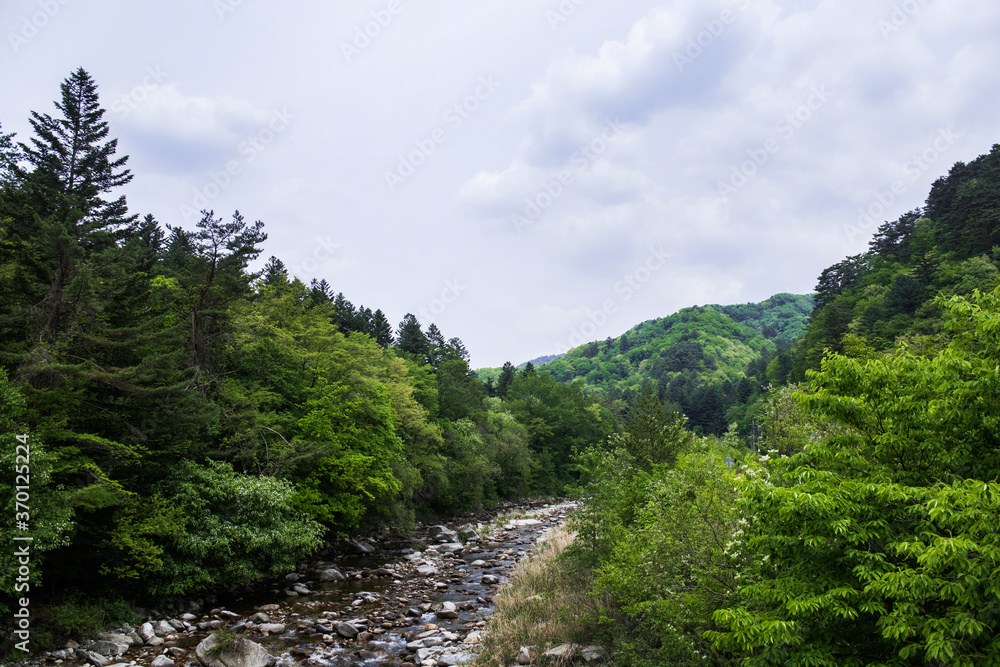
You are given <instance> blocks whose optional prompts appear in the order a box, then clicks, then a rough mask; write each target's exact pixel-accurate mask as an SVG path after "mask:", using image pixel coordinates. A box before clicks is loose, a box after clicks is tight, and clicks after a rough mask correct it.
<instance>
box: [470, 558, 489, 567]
mask: <svg viewBox="0 0 1000 667" xmlns="http://www.w3.org/2000/svg"><path fill="white" fill-rule="evenodd" d="M469 567H486V561H484V560H474V561H472V562H471V563H469Z"/></svg>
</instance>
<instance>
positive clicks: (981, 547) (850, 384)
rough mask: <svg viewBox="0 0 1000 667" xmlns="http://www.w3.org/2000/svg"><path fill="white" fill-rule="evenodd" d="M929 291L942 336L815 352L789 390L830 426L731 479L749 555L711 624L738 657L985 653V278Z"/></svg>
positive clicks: (997, 359) (989, 640)
mask: <svg viewBox="0 0 1000 667" xmlns="http://www.w3.org/2000/svg"><path fill="white" fill-rule="evenodd" d="M937 302H938V303H939V304H940V305H942V306H943V307H944V309H945V314H944V320H945V325H946V327H947V328H948V330H950V332H951V334H952V339H951V341H950V342H949V343H948V344H947V346H946V347H945V348H944V349H942V350H940V351H939V352H936V353H931V354H916V353H914V352H912V351H910V350H909V349H908V348H907V347H906V345H904V344H900V345H898V346H897V348H896V349H895V350H893V351H891V352H888V353H884V354H876V353H874V352H873V351H871V350H867V349H864V348H859V349H856V350H852V352H853V353H854V356H852V357H847V356H843V355H837V354H835V355H831V356H829V357H828V358H827V359H826V360H825V361H824V362H823V365H822V370H821V371H820V372H818V373H816V374H815V375H814V377H813V381H812V384H811V388H810V389H809V391H808V392H806V393H804V394H803V395H802V397H801V401H802V402H803V405H804V406H805V407H806V408H807V409H809V410H811V411H813V413H814V414H815V415H817V416H818V417H820V418H822V419H825V420H828V421H830V422H832V423H834V424H836V425H839V426H840V431H839V433H834V434H833V435H830V436H827V437H822V438H819V439H817V440H813V439H812V438H811V437H809V436H807V437H806V438H805V441H804V442H802V443H801V444H800V445H798V446H792V447H789V451H794V450H795V449H801V451H799V453H796V454H794V455H793V456H791V457H789V458H778V459H769V457H767V456H766V457H764V458H763V460H764V466H763V467H762V468H760V469H754V468H751V469H750V470H749V471H748V474H747V476H746V477H745V478H743V480H742V481H741V482H740V495H739V499H740V500H739V505H740V511H741V513H742V515H743V519H744V520H745V521H746V527H745V532H744V534H743V535H742V536H740V539H738V540H736V541H735V543H734V549H736V550H740V551H744V552H748V553H749V554H750V555H752V556H753V565H752V567H750V568H749V569H748V571H746V572H744V573H743V579H744V581H745V582H746V584H745V585H744V586H743V588H742V589H741V591H740V601H739V603H738V604H736V605H734V606H733V607H731V608H729V609H725V610H721V611H719V612H717V613H716V615H715V618H716V620H717V622H718V623H719V624H720V625H721V626H722V627H723V628H725V630H724V631H722V632H717V633H714V634H713V635H712V637H713V638H714V641H715V642H716V644H717V646H720V647H725V648H728V649H730V650H733V651H738V652H744V653H745V654H747V655H748V658H747V660H746V664H749V665H770V664H814V665H855V664H857V665H861V664H893V665H895V664H900V665H902V664H914V663H918V662H919V663H922V664H954V665H975V664H988V663H989V662H991V661H992V660H993V659H995V658H996V656H997V655H1000V617H998V616H997V611H998V610H1000V606H998V603H997V593H996V584H995V579H994V577H993V575H992V573H994V572H996V571H997V568H998V567H1000V535H998V533H997V531H996V519H995V517H996V516H997V514H998V513H1000V488H997V485H996V484H995V482H996V480H997V478H998V476H1000V437H998V435H997V433H998V427H1000V376H998V375H997V372H996V369H997V367H998V365H1000V289H998V290H995V291H993V292H992V293H990V294H979V293H978V292H976V293H974V295H973V297H972V298H971V299H969V300H966V299H964V298H961V297H953V298H951V299H948V300H944V299H940V298H939V299H938V301H937ZM855 347H857V346H856V345H855Z"/></svg>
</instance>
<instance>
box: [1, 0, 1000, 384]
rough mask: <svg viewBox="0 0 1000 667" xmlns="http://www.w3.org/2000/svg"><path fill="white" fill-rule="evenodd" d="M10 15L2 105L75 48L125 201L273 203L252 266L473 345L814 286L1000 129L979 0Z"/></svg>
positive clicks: (512, 344)
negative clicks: (114, 155) (114, 147)
mask: <svg viewBox="0 0 1000 667" xmlns="http://www.w3.org/2000/svg"><path fill="white" fill-rule="evenodd" d="M0 27H2V44H0V90H2V91H3V94H2V95H0V124H2V129H3V131H4V132H16V133H17V139H18V140H20V141H24V142H27V141H28V140H29V138H30V136H31V127H30V125H29V123H28V119H29V118H30V113H31V111H38V112H41V113H49V114H53V115H55V114H56V113H57V112H56V110H55V108H54V107H53V101H55V100H56V99H58V97H59V84H60V83H61V82H62V81H63V80H64V79H65V78H66V77H67V76H69V74H70V73H71V72H72V71H74V70H75V69H76V68H77V67H81V66H82V67H83V68H84V69H86V70H87V71H88V72H89V73H90V74H91V76H92V77H93V78H94V80H95V81H96V83H97V85H98V91H99V94H100V96H101V103H102V105H103V106H104V107H105V108H106V109H107V114H106V119H107V120H108V121H109V123H110V125H111V135H112V136H114V137H117V138H118V140H119V143H118V149H119V154H125V155H128V156H130V157H129V162H128V165H129V167H130V168H131V170H132V172H133V174H134V176H135V177H134V179H133V180H132V182H131V183H130V184H129V185H128V186H126V187H125V188H124V194H125V195H126V196H127V197H128V202H129V205H130V208H131V209H132V212H134V213H139V214H142V215H145V214H147V213H152V214H153V215H154V216H155V217H156V219H157V220H159V221H160V222H161V223H164V224H170V225H172V226H181V227H185V228H194V226H195V224H196V223H197V221H198V219H199V218H200V217H201V215H200V211H201V210H202V209H211V210H213V211H214V212H215V215H216V217H220V216H221V217H224V218H227V219H228V218H229V217H230V216H231V215H232V214H233V212H234V211H236V210H239V211H240V213H241V214H242V215H243V216H244V217H245V218H246V219H247V220H250V221H253V220H262V221H263V222H264V223H265V230H266V232H267V233H268V235H269V238H268V240H267V242H266V243H265V244H264V249H263V253H262V255H261V258H260V262H258V264H259V265H262V264H263V262H264V260H266V259H267V258H268V257H270V256H272V255H273V256H276V257H278V258H279V259H281V260H282V261H283V262H284V263H285V265H286V266H287V267H288V269H289V271H290V273H292V274H293V275H295V276H297V277H298V278H300V279H302V280H303V281H305V282H306V283H308V282H309V281H311V280H312V279H326V281H327V282H328V283H329V284H330V285H331V286H332V287H333V289H334V291H336V292H343V293H344V295H345V296H346V297H347V298H348V299H349V300H350V301H352V302H353V303H354V304H355V305H356V306H361V305H364V306H368V307H370V308H371V309H372V310H375V309H376V308H381V309H382V311H383V312H384V313H385V314H386V316H387V317H388V318H389V320H390V322H392V323H394V324H395V323H398V322H399V321H401V320H402V319H403V317H404V315H405V314H407V313H413V314H415V315H416V316H417V317H418V319H419V320H420V321H421V323H422V324H423V325H424V327H425V329H426V327H427V326H428V325H430V324H431V323H432V322H433V323H435V324H437V326H438V328H439V329H440V330H441V331H442V332H443V334H444V336H445V337H446V338H451V337H453V336H457V337H459V338H461V339H462V341H463V342H464V343H465V345H466V347H467V348H468V350H469V352H470V353H471V357H472V366H473V367H487V366H490V367H493V366H500V365H502V364H503V363H504V362H505V361H508V360H509V361H512V362H514V363H515V364H519V363H521V362H524V361H527V360H529V359H533V358H535V357H539V356H541V355H546V354H553V353H559V352H564V351H566V350H567V349H568V348H570V347H573V346H576V345H579V344H581V343H584V342H588V341H591V340H603V339H605V338H607V337H609V336H611V337H616V336H619V335H621V334H622V333H623V332H625V331H627V330H628V329H630V328H631V327H632V326H634V325H636V324H638V323H640V322H643V321H645V320H649V319H653V318H656V317H663V316H666V315H669V314H671V313H674V312H676V311H677V310H679V309H680V308H683V307H687V306H693V305H704V304H709V303H722V304H732V303H747V302H757V301H762V300H764V299H766V298H768V297H770V296H771V295H773V294H776V293H779V292H792V293H796V294H806V293H809V292H811V291H812V290H813V287H814V286H815V284H816V278H817V276H818V275H819V273H820V271H822V270H823V269H824V268H826V267H827V266H830V265H832V264H834V263H836V262H838V261H840V260H842V259H843V258H844V257H846V256H848V255H853V254H857V253H859V252H863V251H864V250H865V249H866V248H867V244H868V241H869V239H870V238H871V235H872V234H873V233H874V232H875V230H876V229H877V227H878V225H880V224H881V223H882V222H883V221H885V220H895V219H896V218H898V217H899V216H900V215H901V214H903V213H905V212H907V211H909V210H912V209H914V208H917V207H920V206H922V205H923V203H924V200H925V199H926V196H927V193H928V191H929V189H930V186H931V184H932V183H933V182H934V181H935V180H936V179H937V178H939V177H941V176H943V175H945V174H946V173H947V172H948V170H949V168H950V167H951V165H952V164H954V163H955V162H957V161H960V160H961V161H966V162H968V161H970V160H973V159H975V158H976V157H977V156H978V155H981V154H983V153H986V152H988V151H989V150H990V147H991V146H992V145H993V144H994V143H997V142H1000V114H998V113H997V101H998V91H1000V87H998V83H1000V68H998V67H997V66H996V64H997V63H998V62H1000V39H997V37H998V36H1000V3H995V2H984V1H983V0H948V1H947V2H946V1H945V0H835V1H819V0H673V1H670V2H657V1H650V0H644V1H642V0H616V1H615V2H608V1H607V0H604V1H601V0H474V1H470V0H466V1H464V2H458V1H455V0H424V1H423V2H411V1H410V0H351V1H350V2H346V1H342V2H330V3H325V2H316V1H314V0H299V1H297V2H287V3H277V2H265V1H264V0H172V1H171V2H169V3H167V2H158V3H152V2H137V1H136V0H101V1H100V2H83V0H3V2H2V3H0ZM258 268H259V267H258Z"/></svg>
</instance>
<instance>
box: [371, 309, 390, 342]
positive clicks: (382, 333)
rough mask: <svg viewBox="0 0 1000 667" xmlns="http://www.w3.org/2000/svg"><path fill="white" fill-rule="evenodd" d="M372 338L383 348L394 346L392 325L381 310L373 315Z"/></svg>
mask: <svg viewBox="0 0 1000 667" xmlns="http://www.w3.org/2000/svg"><path fill="white" fill-rule="evenodd" d="M372 337H373V338H374V339H375V342H376V343H378V344H379V345H381V346H382V347H391V346H392V344H393V337H392V325H390V324H389V320H387V319H386V317H385V313H383V312H382V311H381V310H376V311H375V314H374V315H372Z"/></svg>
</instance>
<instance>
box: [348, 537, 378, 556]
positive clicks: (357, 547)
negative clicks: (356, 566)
mask: <svg viewBox="0 0 1000 667" xmlns="http://www.w3.org/2000/svg"><path fill="white" fill-rule="evenodd" d="M347 544H348V546H350V547H351V548H352V549H354V551H356V552H358V553H359V554H373V553H375V547H373V546H372V545H370V544H368V543H367V542H362V541H361V540H355V541H353V542H348V543H347Z"/></svg>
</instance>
